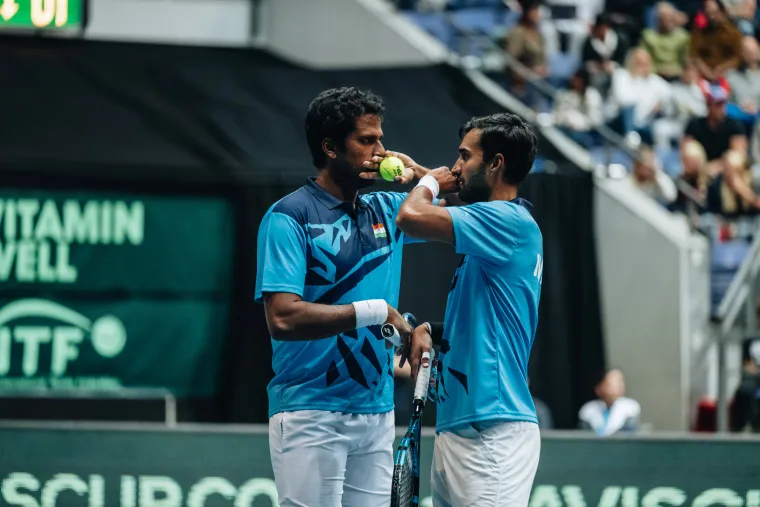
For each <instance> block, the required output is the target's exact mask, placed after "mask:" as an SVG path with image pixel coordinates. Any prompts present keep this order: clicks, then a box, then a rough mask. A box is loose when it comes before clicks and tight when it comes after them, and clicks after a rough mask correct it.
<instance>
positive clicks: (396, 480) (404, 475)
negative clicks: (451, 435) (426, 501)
mask: <svg viewBox="0 0 760 507" xmlns="http://www.w3.org/2000/svg"><path fill="white" fill-rule="evenodd" d="M404 316H405V317H406V315H404ZM407 320H408V319H407ZM382 332H383V334H384V335H385V334H386V333H398V331H396V329H395V328H394V327H393V326H392V325H391V324H385V325H383V328H382ZM434 356H435V352H434V351H432V350H431V351H430V353H428V352H425V353H423V355H422V357H423V358H425V357H429V358H430V361H429V363H428V366H427V367H423V366H422V365H420V370H419V373H417V383H416V384H415V387H414V402H413V403H414V407H413V410H412V419H411V421H410V422H409V427H408V428H407V430H406V433H405V434H404V437H403V438H402V439H401V443H400V444H399V446H398V448H397V449H396V457H395V459H394V464H393V484H392V489H391V507H417V506H418V505H419V502H420V440H421V433H422V428H421V426H422V421H421V419H422V411H423V410H424V409H425V401H426V400H427V393H428V383H429V382H430V370H431V368H432V367H433V357H434Z"/></svg>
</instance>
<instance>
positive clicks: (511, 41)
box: [506, 0, 548, 78]
mask: <svg viewBox="0 0 760 507" xmlns="http://www.w3.org/2000/svg"><path fill="white" fill-rule="evenodd" d="M540 7H541V5H540V4H539V3H538V1H534V0H528V1H527V2H525V3H523V13H522V17H521V18H520V22H519V23H518V24H517V26H515V27H514V28H513V29H512V30H511V31H510V32H509V35H508V36H507V48H506V50H507V53H509V54H510V55H511V56H512V57H513V58H514V59H515V60H517V61H518V62H520V63H521V64H523V65H524V66H526V67H527V68H529V69H530V70H532V71H533V72H535V73H536V74H538V75H539V76H541V77H542V78H543V77H546V76H547V75H548V67H547V64H546V42H545V41H544V36H543V35H542V34H541V31H540V30H539V23H540V21H541V14H540V11H539V8H540Z"/></svg>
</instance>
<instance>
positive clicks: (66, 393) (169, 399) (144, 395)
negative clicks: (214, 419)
mask: <svg viewBox="0 0 760 507" xmlns="http://www.w3.org/2000/svg"><path fill="white" fill-rule="evenodd" d="M22 398H23V399H25V400H29V399H34V400H92V401H102V400H130V401H160V402H162V403H163V409H164V410H163V415H164V417H163V423H164V425H166V426H167V427H169V428H173V427H175V426H176V425H177V399H176V397H175V396H174V393H172V392H171V391H170V390H168V389H162V388H127V387H123V388H119V389H105V390H104V389H87V388H76V389H73V388H72V389H30V390H19V389H0V399H4V400H10V399H22Z"/></svg>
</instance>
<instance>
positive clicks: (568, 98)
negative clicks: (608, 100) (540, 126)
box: [553, 68, 604, 147]
mask: <svg viewBox="0 0 760 507" xmlns="http://www.w3.org/2000/svg"><path fill="white" fill-rule="evenodd" d="M590 80H591V77H590V75H589V72H588V71H587V70H586V69H584V68H580V69H578V70H577V71H576V72H575V74H574V75H573V77H572V78H571V79H570V88H569V89H567V90H561V91H559V92H558V93H557V96H556V97H555V99H554V111H553V116H554V123H555V125H557V126H559V127H560V128H562V129H563V130H564V131H565V133H567V134H568V135H569V136H570V137H571V138H572V139H573V140H575V141H576V142H577V143H579V144H581V145H584V146H586V147H589V146H590V145H591V144H593V136H592V134H591V131H592V129H593V128H594V127H596V126H598V125H601V124H602V122H603V121H604V101H603V99H602V95H601V94H600V93H599V90H597V89H596V88H594V87H592V86H591V84H590Z"/></svg>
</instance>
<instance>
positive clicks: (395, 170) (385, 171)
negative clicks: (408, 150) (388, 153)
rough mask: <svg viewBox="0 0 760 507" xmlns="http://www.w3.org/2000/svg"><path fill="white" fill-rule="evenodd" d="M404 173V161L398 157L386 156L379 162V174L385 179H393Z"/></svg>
mask: <svg viewBox="0 0 760 507" xmlns="http://www.w3.org/2000/svg"><path fill="white" fill-rule="evenodd" d="M403 175H404V163H403V162H402V161H401V159H400V158H398V157H387V158H384V159H383V161H382V162H380V176H382V177H383V179H384V180H385V181H395V180H396V177H397V176H403Z"/></svg>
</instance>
